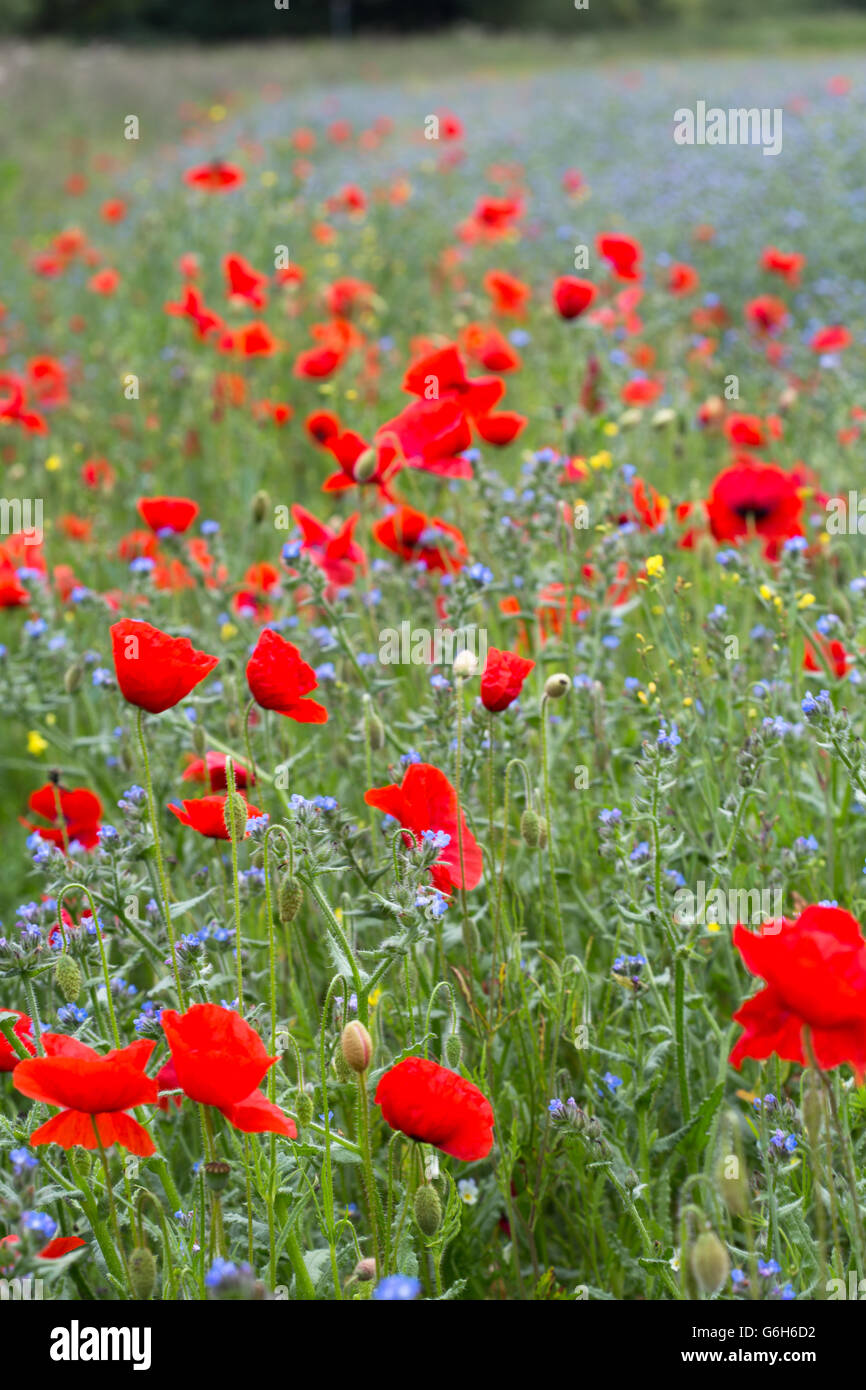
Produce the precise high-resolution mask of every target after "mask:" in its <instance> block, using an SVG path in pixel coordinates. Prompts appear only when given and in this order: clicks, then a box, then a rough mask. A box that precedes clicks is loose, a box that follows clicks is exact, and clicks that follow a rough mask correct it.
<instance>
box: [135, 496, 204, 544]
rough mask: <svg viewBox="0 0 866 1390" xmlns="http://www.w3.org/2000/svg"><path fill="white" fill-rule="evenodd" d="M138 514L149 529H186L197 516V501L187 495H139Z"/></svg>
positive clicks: (180, 531) (179, 532) (175, 530)
mask: <svg viewBox="0 0 866 1390" xmlns="http://www.w3.org/2000/svg"><path fill="white" fill-rule="evenodd" d="M135 505H136V507H137V508H138V514H139V516H140V517H141V519H142V521H143V522H144V523H145V525H146V526H149V527H150V529H151V531H155V532H156V534H157V535H159V533H160V531H173V532H174V533H175V534H176V535H181V534H182V533H183V532H184V531H188V530H189V528H190V526H192V523H193V522H194V521H195V519H196V517H197V516H198V503H197V502H192V501H191V500H190V499H189V498H188V497H139V499H138V501H137V502H136V504H135Z"/></svg>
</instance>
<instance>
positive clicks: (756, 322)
mask: <svg viewBox="0 0 866 1390" xmlns="http://www.w3.org/2000/svg"><path fill="white" fill-rule="evenodd" d="M743 313H744V315H745V318H746V322H747V323H749V324H750V325H751V326H752V328H754V329H756V330H757V332H758V333H775V332H776V330H777V329H779V328H781V327H782V326H783V324H784V323H785V322H786V320H787V318H788V306H787V304H785V303H784V302H783V300H781V299H776V297H775V296H774V295H772V294H759V295H758V297H757V299H750V300H749V302H748V303H747V304H746V307H745V309H744V310H743Z"/></svg>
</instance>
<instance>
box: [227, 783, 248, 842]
mask: <svg viewBox="0 0 866 1390" xmlns="http://www.w3.org/2000/svg"><path fill="white" fill-rule="evenodd" d="M249 818H250V812H249V807H248V806H247V803H246V802H245V801H244V799H243V797H242V796H241V794H240V792H229V793H228V795H227V796H226V800H225V806H224V807H223V822H224V824H225V828H226V830H227V831H228V833H229V835H230V836H231V838H232V839H233V840H242V839H243V838H244V835H245V834H246V829H247V821H248V820H249Z"/></svg>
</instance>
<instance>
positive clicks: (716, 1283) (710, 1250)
mask: <svg viewBox="0 0 866 1390" xmlns="http://www.w3.org/2000/svg"><path fill="white" fill-rule="evenodd" d="M691 1266H692V1273H693V1275H694V1276H695V1281H696V1283H697V1285H698V1288H699V1289H700V1290H701V1292H702V1293H715V1292H716V1290H717V1289H720V1288H721V1287H722V1285H723V1284H724V1282H725V1280H726V1279H727V1277H728V1274H729V1272H730V1268H731V1262H730V1260H729V1259H728V1252H727V1250H726V1249H725V1247H724V1245H723V1244H722V1242H721V1241H720V1240H719V1238H718V1236H717V1235H716V1233H715V1231H702V1232H701V1234H700V1235H699V1236H698V1238H697V1240H696V1241H695V1243H694V1245H693V1246H692V1254H691Z"/></svg>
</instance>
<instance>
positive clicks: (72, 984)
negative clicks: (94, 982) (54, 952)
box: [54, 954, 81, 1004]
mask: <svg viewBox="0 0 866 1390" xmlns="http://www.w3.org/2000/svg"><path fill="white" fill-rule="evenodd" d="M54 983H55V984H56V986H57V988H58V989H59V990H60V993H61V994H62V995H63V998H64V999H65V1000H66V1002H67V1004H74V1003H75V1001H76V999H77V998H78V996H79V994H80V993H81V967H80V966H79V964H78V961H77V960H73V958H72V956H68V955H66V954H64V955H62V956H60V957H59V958H58V961H57V964H56V965H55V967H54Z"/></svg>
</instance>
